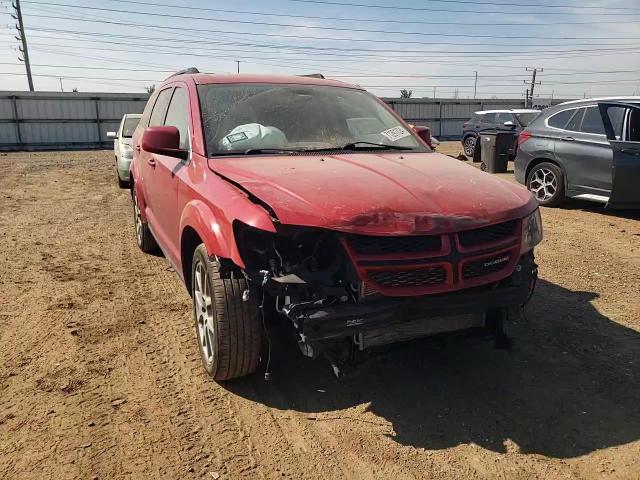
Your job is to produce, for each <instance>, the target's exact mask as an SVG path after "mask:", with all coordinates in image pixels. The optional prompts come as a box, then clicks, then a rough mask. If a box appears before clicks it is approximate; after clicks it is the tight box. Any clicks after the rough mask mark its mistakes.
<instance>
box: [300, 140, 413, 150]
mask: <svg viewBox="0 0 640 480" xmlns="http://www.w3.org/2000/svg"><path fill="white" fill-rule="evenodd" d="M372 149H375V150H413V148H411V147H401V146H400V145H387V144H385V143H373V142H352V143H346V144H344V145H336V146H335V147H325V148H309V149H305V150H300V151H301V152H331V151H335V150H353V151H357V150H372Z"/></svg>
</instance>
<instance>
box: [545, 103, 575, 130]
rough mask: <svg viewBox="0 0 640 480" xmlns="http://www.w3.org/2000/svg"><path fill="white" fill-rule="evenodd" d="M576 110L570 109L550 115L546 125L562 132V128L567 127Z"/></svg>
mask: <svg viewBox="0 0 640 480" xmlns="http://www.w3.org/2000/svg"><path fill="white" fill-rule="evenodd" d="M576 110H577V109H576V108H572V109H570V110H563V111H562V112H558V113H556V114H554V115H551V116H550V117H549V118H548V119H547V125H549V126H550V127H553V128H561V129H563V130H564V128H565V127H566V126H567V123H569V119H570V118H571V117H572V116H573V114H574V113H576Z"/></svg>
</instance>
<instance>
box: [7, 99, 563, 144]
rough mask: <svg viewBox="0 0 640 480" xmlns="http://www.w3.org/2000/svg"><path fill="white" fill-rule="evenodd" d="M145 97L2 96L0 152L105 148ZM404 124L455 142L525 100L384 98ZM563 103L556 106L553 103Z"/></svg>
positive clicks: (137, 109) (522, 103)
mask: <svg viewBox="0 0 640 480" xmlns="http://www.w3.org/2000/svg"><path fill="white" fill-rule="evenodd" d="M147 98H148V96H147V95H146V94H135V93H76V92H70V93H62V92H0V150H70V149H81V148H109V147H110V146H111V144H112V141H111V140H108V139H107V138H106V133H107V131H115V130H116V129H117V128H118V124H119V123H120V120H121V118H122V116H123V115H124V114H125V113H141V112H142V110H143V109H144V106H145V103H146V101H147ZM383 100H384V101H385V102H387V103H388V104H389V105H390V106H391V107H392V108H393V109H394V110H395V111H397V112H398V113H399V114H400V115H401V116H402V117H403V118H404V119H405V120H407V121H408V122H410V123H413V124H416V125H425V126H428V127H431V131H432V133H433V135H434V136H435V137H437V138H441V139H444V140H446V139H458V138H460V136H461V134H462V124H463V123H464V122H465V121H466V120H468V119H469V118H471V116H472V115H473V112H476V111H479V110H492V109H504V108H524V100H504V99H484V100H468V99H428V98H415V99H414V98H409V99H398V98H385V99H383ZM560 101H561V100H556V101H554V104H555V103H558V102H560Z"/></svg>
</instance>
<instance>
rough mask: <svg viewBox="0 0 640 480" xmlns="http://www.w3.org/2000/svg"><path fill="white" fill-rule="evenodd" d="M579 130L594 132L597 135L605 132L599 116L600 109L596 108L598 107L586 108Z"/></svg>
mask: <svg viewBox="0 0 640 480" xmlns="http://www.w3.org/2000/svg"><path fill="white" fill-rule="evenodd" d="M614 130H615V128H614ZM580 131H581V132H583V133H596V134H598V135H604V134H605V132H604V124H603V123H602V117H601V116H600V110H598V107H587V108H586V111H585V114H584V117H583V118H582V126H581V127H580ZM616 135H617V134H616Z"/></svg>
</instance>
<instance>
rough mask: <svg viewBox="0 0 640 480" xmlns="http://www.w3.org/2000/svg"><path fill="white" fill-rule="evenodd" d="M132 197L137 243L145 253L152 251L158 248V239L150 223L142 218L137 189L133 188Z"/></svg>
mask: <svg viewBox="0 0 640 480" xmlns="http://www.w3.org/2000/svg"><path fill="white" fill-rule="evenodd" d="M131 199H132V200H133V222H134V225H135V227H136V243H137V244H138V247H140V250H142V251H143V252H144V253H151V252H154V251H157V250H158V244H157V243H156V239H155V238H153V234H152V233H151V230H149V225H147V222H145V221H144V220H143V219H142V214H141V212H140V204H139V202H138V194H137V193H136V189H135V188H132V189H131Z"/></svg>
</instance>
